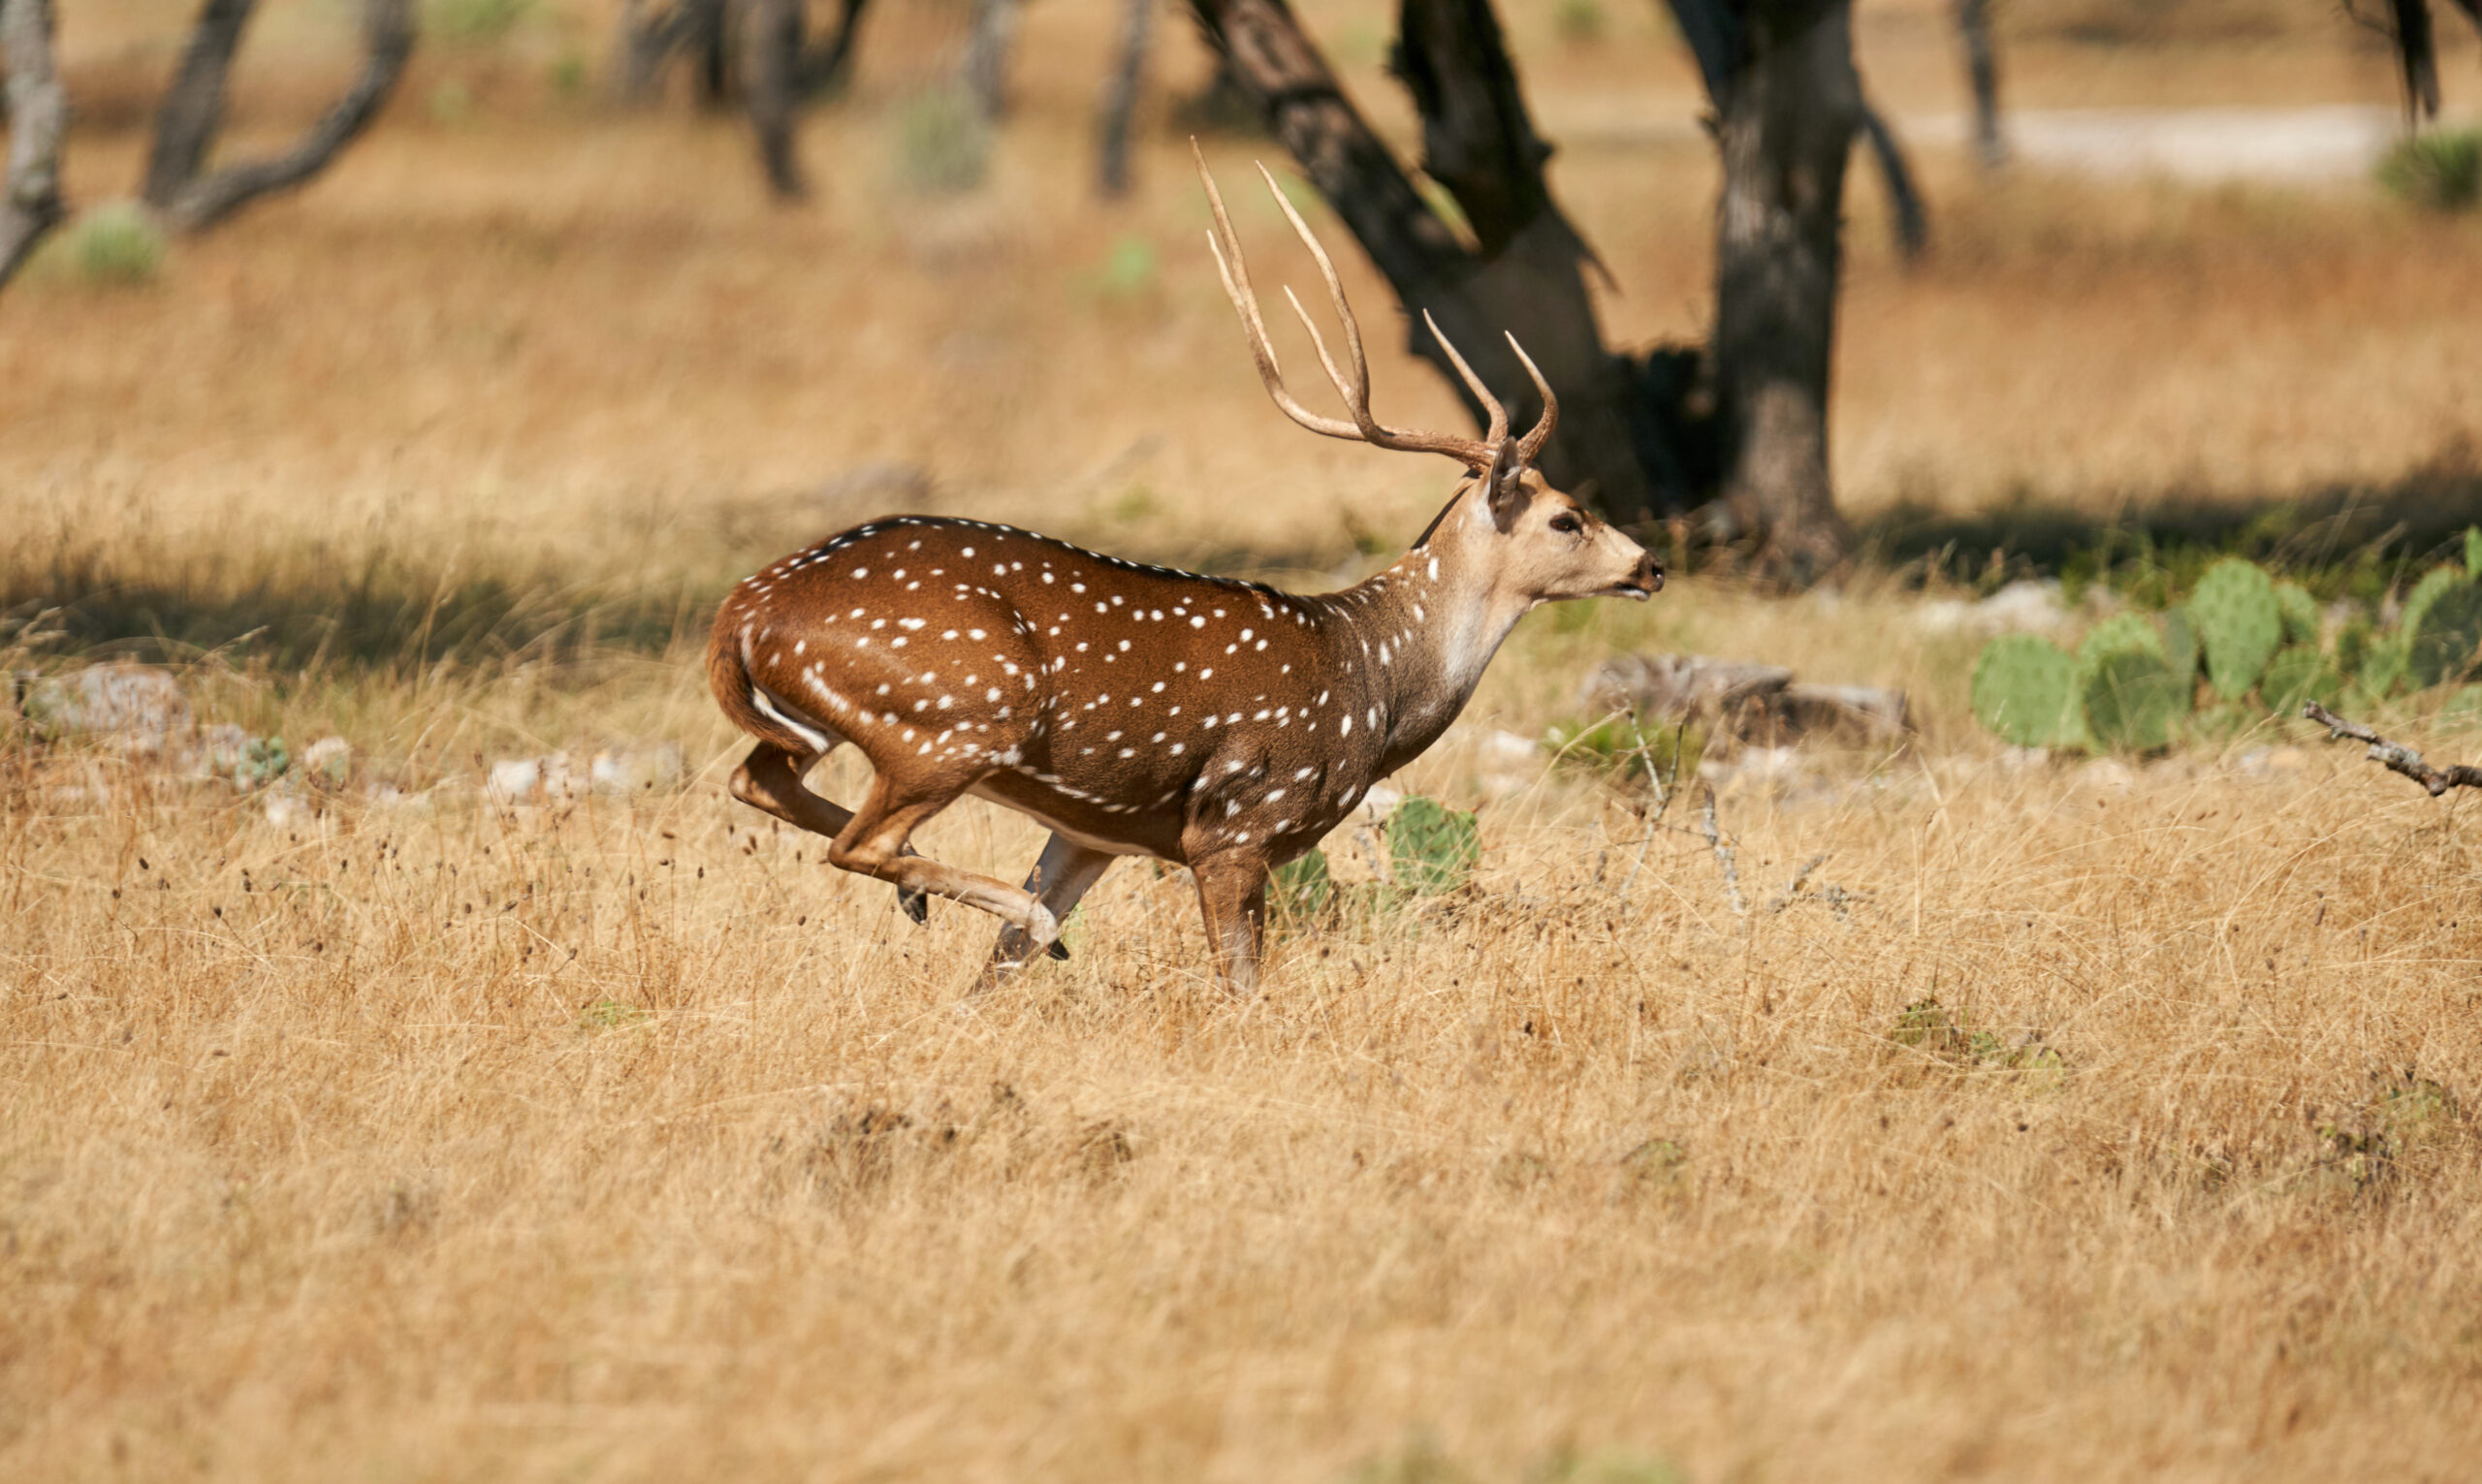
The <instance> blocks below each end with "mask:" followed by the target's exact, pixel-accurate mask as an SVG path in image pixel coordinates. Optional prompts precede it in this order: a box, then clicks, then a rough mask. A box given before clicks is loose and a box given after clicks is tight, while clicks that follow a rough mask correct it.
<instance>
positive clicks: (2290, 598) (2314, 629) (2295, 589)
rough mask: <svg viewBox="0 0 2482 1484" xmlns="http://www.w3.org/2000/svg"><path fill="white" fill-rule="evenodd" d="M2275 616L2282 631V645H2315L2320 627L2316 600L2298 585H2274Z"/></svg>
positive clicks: (2306, 589)
mask: <svg viewBox="0 0 2482 1484" xmlns="http://www.w3.org/2000/svg"><path fill="white" fill-rule="evenodd" d="M2275 614H2276V616H2277V619H2278V620H2279V621H2280V622H2281V624H2282V626H2283V631H2284V643H2286V644H2295V645H2315V644H2317V643H2318V631H2319V629H2320V627H2321V626H2322V625H2321V624H2320V622H2319V616H2318V600H2317V599H2316V598H2313V597H2311V596H2310V595H2309V589H2308V588H2307V587H2304V586H2303V585H2301V584H2299V583H2277V584H2275Z"/></svg>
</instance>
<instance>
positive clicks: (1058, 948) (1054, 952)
mask: <svg viewBox="0 0 2482 1484" xmlns="http://www.w3.org/2000/svg"><path fill="white" fill-rule="evenodd" d="M1043 952H1045V953H1047V954H1050V955H1051V956H1052V957H1053V958H1055V959H1058V960H1059V961H1060V962H1061V963H1067V962H1068V945H1067V944H1066V943H1064V942H1062V941H1061V940H1060V939H1058V938H1053V939H1052V940H1051V946H1050V947H1049V948H1046V949H1044V950H1043Z"/></svg>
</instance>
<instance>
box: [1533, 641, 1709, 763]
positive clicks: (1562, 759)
mask: <svg viewBox="0 0 2482 1484" xmlns="http://www.w3.org/2000/svg"><path fill="white" fill-rule="evenodd" d="M1570 606H1571V607H1573V608H1582V607H1584V606H1585V605H1584V604H1581V603H1578V604H1571V605H1570ZM1543 745H1544V746H1546V747H1548V748H1550V749H1551V754H1552V756H1553V757H1554V758H1556V759H1557V760H1558V761H1559V763H1560V764H1561V765H1562V766H1564V767H1569V768H1582V769H1585V770H1587V771H1588V772H1592V773H1598V774H1604V775H1606V776H1607V777H1610V778H1612V779H1614V780H1615V781H1620V782H1635V781H1639V780H1652V781H1655V782H1660V783H1663V784H1665V785H1666V786H1670V785H1671V783H1672V782H1673V781H1674V780H1676V779H1677V778H1678V777H1679V776H1680V774H1682V773H1684V772H1695V771H1696V770H1697V767H1698V760H1699V758H1700V757H1701V756H1702V755H1703V754H1704V752H1705V750H1706V738H1705V735H1704V734H1703V733H1701V732H1695V731H1692V730H1690V729H1689V728H1688V727H1686V726H1676V727H1672V728H1671V729H1670V730H1666V729H1663V728H1660V727H1657V728H1648V727H1646V726H1645V725H1643V724H1642V723H1640V722H1639V720H1638V718H1637V717H1635V716H1631V715H1617V716H1606V717H1604V718H1602V719H1601V720H1599V721H1563V722H1555V723H1553V724H1552V726H1551V727H1550V729H1549V730H1548V731H1546V732H1544V733H1543Z"/></svg>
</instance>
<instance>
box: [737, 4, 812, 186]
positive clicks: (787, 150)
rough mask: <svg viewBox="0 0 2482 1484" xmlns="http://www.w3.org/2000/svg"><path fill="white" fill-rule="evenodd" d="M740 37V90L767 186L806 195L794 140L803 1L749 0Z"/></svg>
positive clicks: (798, 88)
mask: <svg viewBox="0 0 2482 1484" xmlns="http://www.w3.org/2000/svg"><path fill="white" fill-rule="evenodd" d="M747 3H748V12H747V16H746V22H745V35H744V36H743V38H742V54H743V66H744V68H745V69H746V71H745V75H744V78H743V79H742V80H743V91H744V92H745V94H746V95H747V97H748V105H749V122H750V127H751V129H752V130H753V131H754V132H755V133H756V134H757V136H758V161H759V165H760V167H761V168H762V169H764V170H765V171H766V173H767V187H768V189H769V190H771V191H773V192H774V193H775V194H776V196H777V197H778V198H779V199H780V200H784V201H799V200H801V199H802V198H803V197H804V196H806V195H808V194H809V193H810V184H809V182H808V181H807V180H806V179H804V178H803V175H802V162H801V159H800V157H799V155H798V154H797V153H796V152H795V149H794V142H793V124H794V112H795V110H796V109H797V108H798V106H799V103H800V96H799V94H800V88H801V77H802V21H803V16H802V0H747Z"/></svg>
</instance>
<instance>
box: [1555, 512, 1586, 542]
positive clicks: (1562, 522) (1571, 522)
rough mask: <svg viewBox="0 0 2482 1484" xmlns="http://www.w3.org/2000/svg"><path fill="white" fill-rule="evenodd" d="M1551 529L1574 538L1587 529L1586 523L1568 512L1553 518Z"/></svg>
mask: <svg viewBox="0 0 2482 1484" xmlns="http://www.w3.org/2000/svg"><path fill="white" fill-rule="evenodd" d="M1551 528H1552V529H1553V530H1555V531H1558V532H1559V533H1560V534H1562V535H1564V536H1574V535H1575V534H1576V533H1577V532H1579V531H1581V530H1584V529H1585V523H1584V522H1583V521H1579V520H1578V519H1577V518H1576V517H1575V516H1573V515H1570V514H1569V513H1567V512H1566V511H1563V512H1561V513H1560V514H1559V515H1556V516H1553V517H1552V518H1551Z"/></svg>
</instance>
